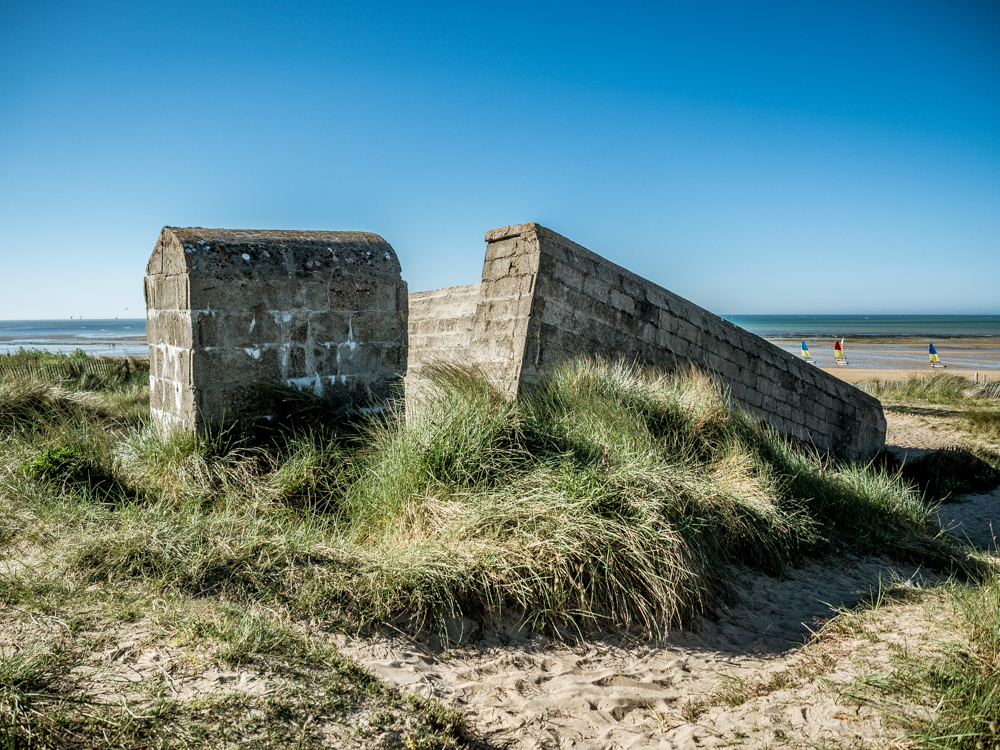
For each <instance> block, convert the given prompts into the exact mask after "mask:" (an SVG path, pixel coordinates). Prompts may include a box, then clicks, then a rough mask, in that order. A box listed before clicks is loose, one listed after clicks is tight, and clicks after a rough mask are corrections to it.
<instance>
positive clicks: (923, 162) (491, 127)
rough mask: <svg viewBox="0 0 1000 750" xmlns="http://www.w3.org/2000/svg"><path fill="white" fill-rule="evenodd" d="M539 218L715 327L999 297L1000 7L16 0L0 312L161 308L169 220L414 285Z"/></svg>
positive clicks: (976, 306)
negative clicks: (319, 245)
mask: <svg viewBox="0 0 1000 750" xmlns="http://www.w3.org/2000/svg"><path fill="white" fill-rule="evenodd" d="M527 221H537V222H539V223H541V224H544V225H545V226H548V227H550V228H551V229H553V230H555V231H557V232H559V233H561V234H564V235H566V236H567V237H569V238H570V239H572V240H575V241H576V242H579V243H580V244H582V245H584V246H586V247H588V248H590V249H591V250H593V251H595V252H597V253H599V254H601V255H603V256H605V257H607V258H609V259H611V260H613V261H614V262H616V263H619V264H620V265H623V266H625V267H626V268H629V269H631V270H633V271H635V272H637V273H639V274H642V275H643V276H646V277H647V278H649V279H652V280H654V281H656V282H657V283H659V284H661V285H663V286H665V287H667V288H668V289H670V290H672V291H674V292H676V293H678V294H680V295H682V296H684V297H687V298H689V299H691V300H692V301H694V302H696V303H698V304H700V305H702V306H704V307H707V308H708V309H710V310H712V311H714V312H717V313H719V314H739V313H971V314H975V313H979V314H997V313H1000V5H998V4H997V3H996V2H995V1H993V0H990V1H987V2H955V1H954V0H953V1H951V2H936V3H930V2H920V1H919V0H909V1H907V2H898V3H888V2H871V1H867V2H857V3H853V2H844V1H843V0H838V2H806V3H803V2H801V1H800V2H772V3H769V2H754V3H747V2H732V3H722V2H715V3H713V2H706V3H677V4H671V3H662V2H660V3H650V4H635V3H614V4H607V5H597V4H587V3H580V2H576V3H569V2H567V3H559V4H555V3H550V4H544V5H538V4H535V3H524V4H517V3H503V4H481V5H477V4H469V3H455V4H436V5H421V4H418V3H398V4H397V3H392V2H379V3H372V4H360V3H358V4H350V3H343V4H338V3H329V4H327V3H308V2H299V3H294V2H286V3H250V2H243V3H221V2H199V3H186V2H170V3H158V2H145V3H126V2H119V3H102V2H88V3H47V2H19V1H18V0H6V2H4V3H0V319H24V318H61V317H68V316H70V315H73V316H77V315H86V316H87V317H107V316H110V317H113V316H115V315H122V316H123V317H124V316H126V315H127V316H130V317H131V316H133V315H136V314H137V315H138V316H141V315H142V311H143V309H144V303H143V299H142V276H143V273H144V269H145V264H146V260H147V259H148V257H149V253H150V251H151V250H152V248H153V245H154V243H155V241H156V237H157V235H158V233H159V230H160V228H161V227H162V226H164V225H173V226H204V227H227V228H273V229H329V230H338V229H342V230H363V231H372V232H377V233H378V234H381V235H382V236H383V237H385V238H386V239H387V240H388V241H389V242H390V243H391V244H392V245H393V247H394V248H395V249H396V251H397V253H398V254H399V257H400V261H401V263H402V266H403V277H404V278H405V279H406V280H407V282H408V283H409V285H410V290H411V291H419V290H423V289H432V288H436V287H442V286H451V285H455V284H465V283H472V282H475V281H478V280H479V276H480V272H481V268H482V258H483V252H484V244H483V235H484V233H485V232H486V231H487V230H488V229H491V228H494V227H498V226H503V225H506V224H513V223H521V222H527ZM126 308H127V312H126Z"/></svg>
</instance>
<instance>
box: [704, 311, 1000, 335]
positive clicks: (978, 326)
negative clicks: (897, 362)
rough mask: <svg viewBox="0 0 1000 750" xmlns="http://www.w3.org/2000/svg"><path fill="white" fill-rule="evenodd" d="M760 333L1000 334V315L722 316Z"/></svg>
mask: <svg viewBox="0 0 1000 750" xmlns="http://www.w3.org/2000/svg"><path fill="white" fill-rule="evenodd" d="M720 317H722V318H723V319H724V320H728V321H729V322H730V323H733V324H734V325H737V326H739V327H740V328H743V329H745V330H747V331H750V332H751V333H755V334H757V335H758V336H765V337H771V338H780V337H784V336H805V337H813V336H836V337H838V338H840V337H843V336H848V337H851V336H853V337H859V336H867V337H880V336H893V337H927V336H937V337H943V338H955V337H960V336H984V337H990V336H997V337H1000V315H722V316H720Z"/></svg>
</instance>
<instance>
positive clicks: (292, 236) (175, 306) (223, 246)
mask: <svg viewBox="0 0 1000 750" xmlns="http://www.w3.org/2000/svg"><path fill="white" fill-rule="evenodd" d="M147 274H148V275H147V276H146V280H145V290H146V305H147V328H148V333H147V337H148V340H149V345H150V388H151V404H150V408H151V415H152V417H153V418H154V419H155V420H156V421H158V422H159V423H160V424H161V425H162V426H164V427H167V428H170V429H182V430H203V429H205V428H206V427H207V426H208V425H209V424H212V423H223V422H227V421H232V420H235V419H243V420H251V421H256V420H262V419H263V420H266V419H270V418H271V417H272V416H273V413H272V412H273V408H272V407H273V401H272V400H271V399H269V398H268V397H267V396H266V394H264V393H263V392H262V390H261V385H262V384H263V383H266V382H277V383H284V384H286V385H291V386H296V387H299V388H304V389H308V390H310V391H312V392H313V393H315V394H317V395H322V396H324V397H326V398H329V399H330V400H331V401H332V402H333V403H334V405H335V408H340V409H343V410H344V411H349V410H351V409H354V408H358V407H363V406H366V405H370V404H373V403H379V402H382V401H384V400H385V399H387V398H388V397H389V396H390V395H391V392H392V389H393V386H394V384H396V383H399V382H400V379H401V378H402V376H403V375H404V374H405V372H406V351H407V347H406V319H407V307H408V304H407V294H406V284H405V282H403V280H402V278H401V276H400V269H399V262H398V260H397V259H396V256H395V253H394V252H393V250H392V248H391V247H390V246H389V244H388V243H387V242H385V240H383V239H382V238H381V237H378V235H372V234H365V233H358V232H277V231H275V232H260V231H251V230H203V229H174V228H169V227H168V228H166V229H164V230H163V232H162V233H161V235H160V239H159V241H158V242H157V246H156V249H155V250H154V252H153V255H152V257H151V258H150V264H149V267H148V269H147Z"/></svg>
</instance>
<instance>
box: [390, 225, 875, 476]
mask: <svg viewBox="0 0 1000 750" xmlns="http://www.w3.org/2000/svg"><path fill="white" fill-rule="evenodd" d="M486 243H487V245H486V259H485V262H484V263H483V275H482V281H481V282H480V283H479V284H472V285H469V286H461V287H453V288H450V289H438V290H435V291H431V292H418V293H416V294H412V295H410V305H411V311H412V312H411V316H410V320H409V338H410V350H409V375H408V376H407V393H408V398H409V394H411V393H419V390H420V383H421V371H422V369H423V368H424V367H425V366H426V365H427V364H428V363H430V362H436V361H462V360H464V361H468V362H471V363H473V364H476V365H478V366H479V367H480V368H482V369H483V370H484V371H485V372H486V373H487V374H488V375H489V376H490V377H491V378H492V379H493V380H494V381H495V382H496V383H497V384H498V385H499V386H500V387H501V388H503V389H504V390H505V391H506V392H507V394H508V395H509V396H511V397H513V396H514V395H515V394H516V393H517V391H518V389H519V388H520V387H521V386H522V385H523V384H526V383H531V382H532V381H534V380H535V379H536V378H537V377H538V375H539V373H540V372H541V371H542V370H543V369H544V368H546V367H548V366H551V365H553V364H555V363H557V362H559V361H560V360H563V359H566V358H568V357H572V356H575V355H579V354H590V355H602V356H606V357H621V358H625V359H628V360H638V361H640V362H644V363H648V364H651V365H655V366H662V367H667V368H672V367H677V366H679V365H696V366H698V367H700V368H703V369H705V370H708V371H710V372H713V373H715V374H716V375H717V376H718V377H719V378H720V379H721V380H722V381H723V382H724V383H726V384H727V385H728V387H729V389H730V393H731V394H732V396H733V398H734V399H736V400H737V401H738V402H740V403H741V404H742V405H743V406H745V407H746V408H748V409H749V410H751V411H752V412H754V413H756V414H757V415H758V416H760V418H761V419H763V420H765V421H766V422H767V423H768V424H770V425H771V426H772V427H774V428H775V429H777V430H778V431H780V432H783V433H785V434H787V435H790V436H792V437H795V438H797V439H799V440H801V441H803V442H804V443H807V444H810V445H813V446H815V447H816V448H817V449H819V450H820V451H822V452H829V453H832V454H834V455H838V456H841V457H843V458H847V459H850V460H867V459H870V458H871V457H872V456H874V455H875V454H876V453H877V452H879V451H880V450H883V449H884V447H885V429H886V422H885V416H884V414H883V412H882V405H881V403H880V402H879V401H878V399H875V398H873V397H871V396H869V395H867V394H865V393H863V392H861V391H859V390H858V389H857V388H854V387H853V386H851V385H849V384H847V383H844V382H842V381H840V380H838V379H837V378H835V377H833V376H832V375H830V374H828V373H825V372H823V371H822V370H819V369H818V368H816V367H810V366H809V365H807V364H805V363H804V362H802V361H801V360H800V359H798V358H797V357H795V356H793V355H791V354H789V353H788V352H785V351H783V350H782V349H779V348H778V347H777V346H774V345H773V344H771V343H770V342H768V341H765V340H764V339H762V338H760V337H759V336H755V335H754V334H752V333H749V332H748V331H745V330H743V329H741V328H738V327H737V326H735V325H733V324H732V323H729V322H727V321H725V320H723V319H722V318H720V317H718V316H717V315H713V314H712V313H710V312H708V311H707V310H704V309H702V308H700V307H698V306H697V305H695V304H693V303H691V302H688V301H687V300H685V299H682V298H681V297H678V296H677V295H676V294H673V293H671V292H669V291H667V290H666V289H664V288H663V287H660V286H657V285H656V284H654V283H652V282H650V281H647V280H646V279H643V278H642V277H640V276H637V275H636V274H634V273H632V272H630V271H628V270H626V269H624V268H621V267H620V266H617V265H615V264H614V263H611V262H609V261H607V260H605V259H604V258H602V257H600V256H599V255H596V254H595V253H593V252H591V251H590V250H587V249H586V248H584V247H582V246H580V245H578V244H576V243H575V242H572V241H570V240H568V239H566V238H565V237H562V236H561V235H559V234H556V233H555V232H553V231H551V230H549V229H546V228H545V227H542V226H539V225H538V224H517V225H513V226H508V227H502V228H500V229H494V230H492V231H490V232H487V233H486Z"/></svg>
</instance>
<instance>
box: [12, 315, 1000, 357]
mask: <svg viewBox="0 0 1000 750" xmlns="http://www.w3.org/2000/svg"><path fill="white" fill-rule="evenodd" d="M721 317H722V318H723V319H725V320H728V321H729V322H731V323H733V324H735V325H737V326H739V327H740V328H743V329H745V330H747V331H750V332H751V333H754V334H757V335H758V336H763V337H765V338H786V337H794V338H826V337H830V338H832V337H837V338H842V337H847V338H855V339H862V341H863V339H864V338H876V337H898V338H914V339H916V338H938V339H949V338H960V337H984V338H992V337H996V338H998V339H1000V315H723V316H721ZM859 343H860V342H859ZM21 348H24V349H40V350H42V351H48V352H61V353H64V354H71V353H72V352H74V351H76V350H77V349H82V350H83V351H84V352H85V353H87V354H90V355H119V356H124V355H127V356H133V357H145V356H149V347H148V346H147V344H146V319H145V318H127V319H126V318H122V319H117V318H115V319H111V318H93V319H90V318H82V319H80V318H76V319H70V320H0V354H4V353H13V352H16V351H18V350H19V349H21Z"/></svg>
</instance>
